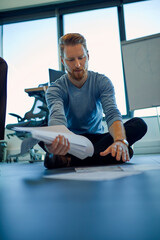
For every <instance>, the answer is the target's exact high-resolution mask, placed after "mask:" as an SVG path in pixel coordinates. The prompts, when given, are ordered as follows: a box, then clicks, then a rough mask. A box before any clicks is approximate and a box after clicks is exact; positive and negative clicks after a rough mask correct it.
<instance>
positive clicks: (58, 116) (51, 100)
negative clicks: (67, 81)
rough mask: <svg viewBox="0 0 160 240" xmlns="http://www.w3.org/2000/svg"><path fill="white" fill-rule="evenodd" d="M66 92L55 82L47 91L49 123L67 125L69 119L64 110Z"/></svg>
mask: <svg viewBox="0 0 160 240" xmlns="http://www.w3.org/2000/svg"><path fill="white" fill-rule="evenodd" d="M64 95H65V94H64V92H63V90H62V86H61V85H60V84H58V83H56V82H54V83H53V84H52V85H51V86H49V88H48V89H47V91H46V96H45V97H46V102H47V106H48V109H49V120H48V125H49V126H51V125H65V126H67V120H66V117H65V112H64Z"/></svg>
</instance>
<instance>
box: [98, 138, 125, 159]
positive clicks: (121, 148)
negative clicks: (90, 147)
mask: <svg viewBox="0 0 160 240" xmlns="http://www.w3.org/2000/svg"><path fill="white" fill-rule="evenodd" d="M109 153H110V154H111V155H112V157H115V158H116V160H117V161H120V160H121V158H122V161H123V162H126V161H129V160H130V157H129V153H128V147H127V146H126V144H124V143H122V142H120V141H117V142H114V143H113V144H112V145H111V146H109V147H108V148H107V149H106V150H105V151H104V152H100V155H101V156H106V155H108V154H109Z"/></svg>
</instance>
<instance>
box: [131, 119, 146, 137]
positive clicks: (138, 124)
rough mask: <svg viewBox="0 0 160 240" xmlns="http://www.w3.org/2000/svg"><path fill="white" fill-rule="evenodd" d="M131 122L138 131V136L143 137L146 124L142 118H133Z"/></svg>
mask: <svg viewBox="0 0 160 240" xmlns="http://www.w3.org/2000/svg"><path fill="white" fill-rule="evenodd" d="M133 121H134V123H135V125H136V129H137V130H138V131H139V134H141V135H142V136H144V135H145V134H146V132H147V129H148V126H147V124H146V122H145V121H144V120H143V119H142V118H139V117H134V118H133Z"/></svg>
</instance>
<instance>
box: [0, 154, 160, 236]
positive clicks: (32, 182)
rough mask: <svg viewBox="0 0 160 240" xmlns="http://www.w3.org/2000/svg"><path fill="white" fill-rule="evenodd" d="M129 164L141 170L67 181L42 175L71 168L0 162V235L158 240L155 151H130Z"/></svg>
mask: <svg viewBox="0 0 160 240" xmlns="http://www.w3.org/2000/svg"><path fill="white" fill-rule="evenodd" d="M130 166H131V167H132V168H133V166H138V167H139V166H141V167H142V169H143V171H142V172H141V173H140V174H137V175H133V176H129V177H123V178H119V179H115V180H103V181H85V180H84V181H71V180H58V179H46V178H44V176H46V175H50V174H54V175H56V174H59V173H68V172H74V171H75V170H74V169H69V168H68V169H59V170H46V169H45V168H44V167H43V163H42V162H37V163H33V164H30V163H28V162H20V163H11V164H6V163H0V208H1V209H0V210H1V211H0V239H1V240H33V239H34V240H36V239H37V240H61V239H62V240H68V239H74V240H77V239H78V240H79V239H86V240H99V239H100V240H103V239H105V240H106V239H108V240H116V239H119V240H132V239H133V240H151V239H153V240H159V239H160V169H159V168H160V155H137V156H136V155H135V156H134V157H133V159H132V160H131V162H130ZM147 166H148V168H147ZM154 166H155V167H154ZM150 167H151V168H150ZM144 169H145V170H144Z"/></svg>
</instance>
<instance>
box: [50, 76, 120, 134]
mask: <svg viewBox="0 0 160 240" xmlns="http://www.w3.org/2000/svg"><path fill="white" fill-rule="evenodd" d="M46 101H47V105H48V108H49V123H48V124H49V125H65V126H66V127H67V128H68V129H69V130H71V131H72V132H74V133H76V134H83V133H103V132H104V129H103V125H102V115H103V112H104V114H105V119H106V122H107V125H108V127H110V126H111V125H112V123H113V122H114V121H116V120H120V121H122V116H121V114H120V112H119V110H118V109H117V105H116V101H115V92H114V87H113V84H112V82H111V81H110V79H108V78H107V77H106V76H105V75H102V74H99V73H96V72H92V71H88V78H87V80H86V82H85V83H84V85H83V86H82V87H81V88H77V87H76V86H74V85H73V84H72V83H71V82H70V80H69V79H68V76H67V74H65V75H63V76H62V77H61V78H59V79H58V80H57V81H56V82H54V83H52V84H51V86H49V88H48V90H47V92H46Z"/></svg>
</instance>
